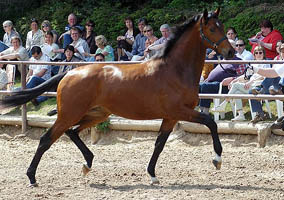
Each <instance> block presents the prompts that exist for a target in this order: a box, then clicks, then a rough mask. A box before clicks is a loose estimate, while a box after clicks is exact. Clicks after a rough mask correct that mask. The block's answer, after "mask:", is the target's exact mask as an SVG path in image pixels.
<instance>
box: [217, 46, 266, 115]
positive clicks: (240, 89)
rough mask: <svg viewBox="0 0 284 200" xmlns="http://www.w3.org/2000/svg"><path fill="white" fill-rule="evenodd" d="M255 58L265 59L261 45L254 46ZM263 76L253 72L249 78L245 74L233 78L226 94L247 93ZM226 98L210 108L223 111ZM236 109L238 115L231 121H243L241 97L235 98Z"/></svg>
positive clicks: (264, 65)
mask: <svg viewBox="0 0 284 200" xmlns="http://www.w3.org/2000/svg"><path fill="white" fill-rule="evenodd" d="M253 55H254V59H255V60H265V59H266V58H265V50H264V48H263V47H262V46H257V47H255V49H254V51H253ZM252 66H253V67H257V68H270V64H252ZM263 79H264V77H263V76H261V75H259V74H256V73H255V74H253V75H252V76H251V77H250V78H249V80H246V79H245V76H244V75H242V76H240V77H238V78H236V79H235V80H233V81H232V82H231V83H230V85H229V89H230V90H229V92H228V94H249V90H250V89H251V88H253V87H255V86H259V85H261V82H262V81H263ZM227 103H228V100H225V101H223V102H222V103H221V104H220V105H219V106H217V107H215V108H214V109H212V111H215V112H225V108H226V105H227ZM235 104H236V111H237V113H238V115H237V116H236V117H235V118H233V119H232V121H244V120H245V116H244V113H243V105H242V100H241V99H235Z"/></svg>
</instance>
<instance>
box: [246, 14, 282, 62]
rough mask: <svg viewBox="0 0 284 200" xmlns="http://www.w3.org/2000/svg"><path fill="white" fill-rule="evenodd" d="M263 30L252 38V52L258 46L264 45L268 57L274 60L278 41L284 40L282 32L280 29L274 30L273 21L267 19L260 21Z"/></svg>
mask: <svg viewBox="0 0 284 200" xmlns="http://www.w3.org/2000/svg"><path fill="white" fill-rule="evenodd" d="M259 26H260V29H261V31H260V32H258V33H257V34H256V35H255V36H253V37H252V38H250V39H249V40H250V45H251V46H252V49H251V52H254V48H255V47H256V46H259V45H260V46H262V47H264V49H265V53H266V58H267V59H268V60H272V59H274V58H275V57H276V56H277V51H276V43H277V41H279V40H283V37H282V35H281V33H280V32H279V31H278V30H273V25H272V23H271V22H270V21H269V20H267V19H265V20H263V21H261V22H260V25H259Z"/></svg>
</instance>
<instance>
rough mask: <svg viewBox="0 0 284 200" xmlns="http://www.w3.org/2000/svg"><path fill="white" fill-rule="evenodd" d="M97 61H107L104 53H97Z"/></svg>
mask: <svg viewBox="0 0 284 200" xmlns="http://www.w3.org/2000/svg"><path fill="white" fill-rule="evenodd" d="M95 61H97V62H104V61H105V55H104V54H102V53H97V54H96V55H95Z"/></svg>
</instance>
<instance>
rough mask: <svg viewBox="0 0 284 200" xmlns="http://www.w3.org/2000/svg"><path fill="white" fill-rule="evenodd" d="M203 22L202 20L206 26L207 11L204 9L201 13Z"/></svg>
mask: <svg viewBox="0 0 284 200" xmlns="http://www.w3.org/2000/svg"><path fill="white" fill-rule="evenodd" d="M203 20H204V22H205V24H207V22H208V11H207V9H205V10H204V12H203Z"/></svg>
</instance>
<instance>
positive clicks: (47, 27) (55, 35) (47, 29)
mask: <svg viewBox="0 0 284 200" xmlns="http://www.w3.org/2000/svg"><path fill="white" fill-rule="evenodd" d="M41 30H42V32H43V33H44V34H46V33H47V32H51V33H52V35H53V43H55V44H58V33H57V32H56V31H55V30H53V29H52V27H51V24H50V22H49V21H48V20H44V21H43V22H42V23H41Z"/></svg>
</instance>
